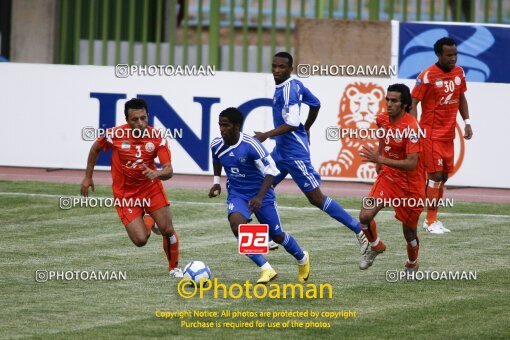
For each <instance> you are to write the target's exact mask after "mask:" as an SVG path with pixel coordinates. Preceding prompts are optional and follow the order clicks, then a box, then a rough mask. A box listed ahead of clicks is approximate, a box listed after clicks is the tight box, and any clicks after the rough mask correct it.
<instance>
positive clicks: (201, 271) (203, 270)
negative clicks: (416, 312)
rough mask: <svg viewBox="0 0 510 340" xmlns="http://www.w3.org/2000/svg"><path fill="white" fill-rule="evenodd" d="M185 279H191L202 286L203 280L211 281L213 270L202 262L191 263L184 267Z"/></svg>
mask: <svg viewBox="0 0 510 340" xmlns="http://www.w3.org/2000/svg"><path fill="white" fill-rule="evenodd" d="M183 278H188V279H191V280H192V281H193V282H195V283H196V284H199V285H201V282H200V281H201V280H206V279H209V280H210V279H211V278H212V274H211V269H209V266H208V265H207V264H205V263H204V262H202V261H191V262H190V263H188V264H187V265H186V267H184V275H183Z"/></svg>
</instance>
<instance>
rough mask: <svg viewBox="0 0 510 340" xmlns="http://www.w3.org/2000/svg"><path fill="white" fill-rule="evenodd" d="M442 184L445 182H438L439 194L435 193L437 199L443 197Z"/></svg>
mask: <svg viewBox="0 0 510 340" xmlns="http://www.w3.org/2000/svg"><path fill="white" fill-rule="evenodd" d="M444 185H445V183H444V182H441V183H439V194H438V195H437V198H438V199H441V198H443V194H444Z"/></svg>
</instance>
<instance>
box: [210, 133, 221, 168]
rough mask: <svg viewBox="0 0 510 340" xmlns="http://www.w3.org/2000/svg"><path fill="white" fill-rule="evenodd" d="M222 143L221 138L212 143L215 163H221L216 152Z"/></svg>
mask: <svg viewBox="0 0 510 340" xmlns="http://www.w3.org/2000/svg"><path fill="white" fill-rule="evenodd" d="M220 141H221V138H214V139H213V141H212V142H211V155H212V161H213V163H220V159H219V158H218V156H217V155H216V153H215V152H214V150H215V149H216V148H217V147H218V145H219V144H220Z"/></svg>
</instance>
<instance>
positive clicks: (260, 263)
mask: <svg viewBox="0 0 510 340" xmlns="http://www.w3.org/2000/svg"><path fill="white" fill-rule="evenodd" d="M246 256H248V257H249V258H250V260H252V261H253V262H255V264H256V265H257V266H259V267H262V266H263V265H264V264H266V263H267V260H266V258H265V257H264V256H262V255H260V254H246Z"/></svg>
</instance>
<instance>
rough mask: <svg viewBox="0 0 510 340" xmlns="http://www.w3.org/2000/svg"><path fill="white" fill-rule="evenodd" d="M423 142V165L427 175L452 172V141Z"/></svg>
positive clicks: (429, 140) (428, 140)
mask: <svg viewBox="0 0 510 340" xmlns="http://www.w3.org/2000/svg"><path fill="white" fill-rule="evenodd" d="M422 140H423V155H424V161H425V162H424V164H425V169H426V171H427V173H432V172H446V173H451V172H453V161H454V155H453V141H440V140H431V139H429V138H425V139H422Z"/></svg>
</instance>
